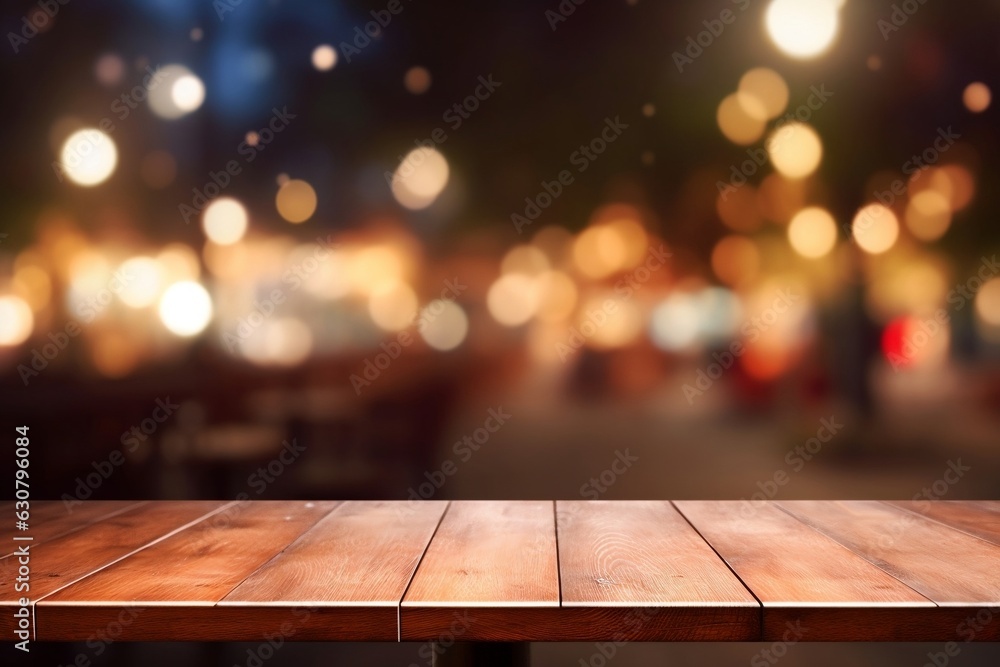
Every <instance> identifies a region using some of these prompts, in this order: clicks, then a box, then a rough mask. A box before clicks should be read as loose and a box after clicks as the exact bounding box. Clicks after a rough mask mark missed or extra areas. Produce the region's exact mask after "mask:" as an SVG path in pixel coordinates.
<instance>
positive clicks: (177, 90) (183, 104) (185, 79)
mask: <svg viewBox="0 0 1000 667" xmlns="http://www.w3.org/2000/svg"><path fill="white" fill-rule="evenodd" d="M170 99H171V100H172V101H173V103H174V105H175V106H176V107H177V108H178V109H179V110H180V111H181V113H184V114H187V113H191V112H192V111H196V110H197V109H198V108H199V107H200V106H201V103H202V102H204V101H205V84H203V83H202V82H201V79H199V78H198V77H197V76H195V75H194V74H185V75H183V76H180V77H178V78H177V80H176V81H174V84H173V85H172V86H171V87H170Z"/></svg>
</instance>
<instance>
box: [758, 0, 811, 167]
mask: <svg viewBox="0 0 1000 667" xmlns="http://www.w3.org/2000/svg"><path fill="white" fill-rule="evenodd" d="M824 1H825V0H824ZM767 152H768V154H769V155H770V156H771V164H773V165H774V168H775V169H776V170H777V171H778V172H780V173H781V174H782V175H783V176H785V177H787V178H805V177H806V176H808V175H810V174H811V173H813V172H814V171H816V168H817V167H819V163H820V160H821V159H822V157H823V143H822V142H821V141H820V138H819V135H818V134H816V130H814V129H812V128H811V127H810V126H808V125H806V124H805V123H799V122H791V123H787V124H785V125H784V126H782V127H780V128H778V129H777V130H775V131H774V133H772V134H771V136H770V137H768V140H767Z"/></svg>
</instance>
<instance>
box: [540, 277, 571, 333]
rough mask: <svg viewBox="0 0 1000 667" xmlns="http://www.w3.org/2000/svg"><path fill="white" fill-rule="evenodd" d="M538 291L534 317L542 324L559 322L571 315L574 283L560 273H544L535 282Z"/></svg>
mask: <svg viewBox="0 0 1000 667" xmlns="http://www.w3.org/2000/svg"><path fill="white" fill-rule="evenodd" d="M535 284H536V287H537V290H538V308H537V312H536V316H537V317H538V319H539V320H542V321H543V322H561V321H563V320H565V319H566V318H568V317H569V316H570V315H572V313H573V308H574V307H575V306H576V302H577V289H576V283H574V282H573V279H572V278H570V277H569V276H568V275H566V274H565V273H563V272H562V271H546V272H544V273H542V274H541V275H540V276H538V278H536V281H535Z"/></svg>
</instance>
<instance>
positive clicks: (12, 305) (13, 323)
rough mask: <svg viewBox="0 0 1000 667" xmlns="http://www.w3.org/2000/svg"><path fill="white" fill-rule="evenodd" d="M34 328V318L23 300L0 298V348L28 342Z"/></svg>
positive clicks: (18, 298) (14, 297)
mask: <svg viewBox="0 0 1000 667" xmlns="http://www.w3.org/2000/svg"><path fill="white" fill-rule="evenodd" d="M34 326H35V317H34V315H32V313H31V308H30V307H29V306H28V304H27V303H25V301H24V299H22V298H20V297H17V296H13V295H10V296H3V297H0V346H3V347H11V346H14V345H20V344H21V343H23V342H24V341H26V340H28V336H30V335H31V330H32V329H33V328H34Z"/></svg>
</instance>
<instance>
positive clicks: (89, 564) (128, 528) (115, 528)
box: [0, 501, 227, 632]
mask: <svg viewBox="0 0 1000 667" xmlns="http://www.w3.org/2000/svg"><path fill="white" fill-rule="evenodd" d="M226 504H227V503H224V502H219V501H185V502H176V503H147V504H144V505H140V506H139V507H136V508H134V509H130V510H128V511H126V512H123V513H121V514H118V515H115V516H113V517H109V518H107V519H104V520H103V521H99V522H97V523H94V524H91V525H90V526H88V527H87V529H86V530H80V531H76V532H73V533H69V534H67V535H64V536H63V537H60V538H57V539H54V540H52V541H51V542H46V543H45V544H40V545H39V546H38V548H37V549H36V548H34V547H32V548H31V549H30V554H31V556H30V558H31V562H30V567H31V581H30V585H31V589H30V591H28V594H29V596H30V599H31V600H32V601H33V602H36V603H37V602H38V601H39V600H41V599H43V598H44V597H45V596H47V595H49V594H51V593H53V592H55V591H57V590H59V589H60V588H62V587H63V586H67V585H69V584H71V583H74V582H76V581H78V580H79V579H81V578H83V577H85V576H86V575H88V574H90V573H92V572H95V571H96V570H99V569H100V568H102V567H105V566H107V565H110V564H111V563H113V562H114V561H116V560H118V559H120V558H123V557H125V556H127V555H128V554H130V553H132V552H134V551H136V550H137V549H141V548H143V547H145V546H147V545H149V544H150V543H152V542H153V541H155V540H157V539H158V538H161V537H163V536H165V535H167V534H169V533H170V532H172V531H174V530H177V529H179V528H181V527H183V526H185V525H186V524H188V523H191V522H193V521H197V520H199V519H203V518H205V517H206V516H208V515H209V514H211V513H213V512H216V511H219V510H220V509H221V508H223V507H224V506H225V505H226ZM17 561H18V557H15V556H8V557H6V558H3V559H0V632H12V631H13V618H12V616H11V614H12V613H13V610H14V608H15V603H16V601H17V600H18V599H19V598H20V597H21V596H22V595H24V594H25V593H23V592H18V591H15V590H14V585H15V577H16V572H17V569H18V563H17Z"/></svg>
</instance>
